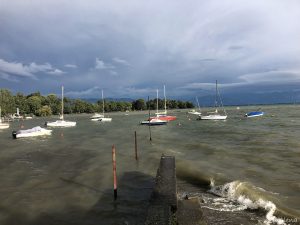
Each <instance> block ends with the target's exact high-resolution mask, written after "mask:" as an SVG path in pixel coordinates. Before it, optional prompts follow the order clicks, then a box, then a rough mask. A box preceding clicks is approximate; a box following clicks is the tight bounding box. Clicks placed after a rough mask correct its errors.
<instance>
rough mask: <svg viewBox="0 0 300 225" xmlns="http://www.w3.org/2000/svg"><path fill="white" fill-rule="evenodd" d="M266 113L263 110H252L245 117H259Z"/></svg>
mask: <svg viewBox="0 0 300 225" xmlns="http://www.w3.org/2000/svg"><path fill="white" fill-rule="evenodd" d="M264 114H265V113H264V112H262V111H252V112H248V113H246V114H245V117H248V118H251V117H258V116H263V115H264Z"/></svg>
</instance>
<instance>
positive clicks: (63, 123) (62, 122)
mask: <svg viewBox="0 0 300 225" xmlns="http://www.w3.org/2000/svg"><path fill="white" fill-rule="evenodd" d="M45 125H46V126H48V127H75V126H76V122H73V121H65V120H64V86H62V87H61V115H60V118H59V120H56V121H54V122H46V123H45Z"/></svg>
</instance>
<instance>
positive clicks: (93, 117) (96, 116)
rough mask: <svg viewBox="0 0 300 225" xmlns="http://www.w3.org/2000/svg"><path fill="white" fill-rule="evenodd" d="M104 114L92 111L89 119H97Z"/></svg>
mask: <svg viewBox="0 0 300 225" xmlns="http://www.w3.org/2000/svg"><path fill="white" fill-rule="evenodd" d="M103 117H104V116H103V115H102V114H100V113H94V115H92V116H91V117H90V119H91V121H98V120H99V119H101V118H103Z"/></svg>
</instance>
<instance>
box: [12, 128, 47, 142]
mask: <svg viewBox="0 0 300 225" xmlns="http://www.w3.org/2000/svg"><path fill="white" fill-rule="evenodd" d="M51 134H52V130H47V129H45V128H41V127H40V126H37V127H33V128H31V129H28V130H18V131H13V132H12V136H13V138H15V139H17V138H25V137H37V136H44V135H51Z"/></svg>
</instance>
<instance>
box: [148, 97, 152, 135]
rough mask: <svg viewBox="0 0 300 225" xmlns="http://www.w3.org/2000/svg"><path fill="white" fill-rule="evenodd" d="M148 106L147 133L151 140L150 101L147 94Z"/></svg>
mask: <svg viewBox="0 0 300 225" xmlns="http://www.w3.org/2000/svg"><path fill="white" fill-rule="evenodd" d="M148 108H149V119H148V126H149V134H150V141H152V137H151V128H150V127H151V126H150V101H149V96H148Z"/></svg>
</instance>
